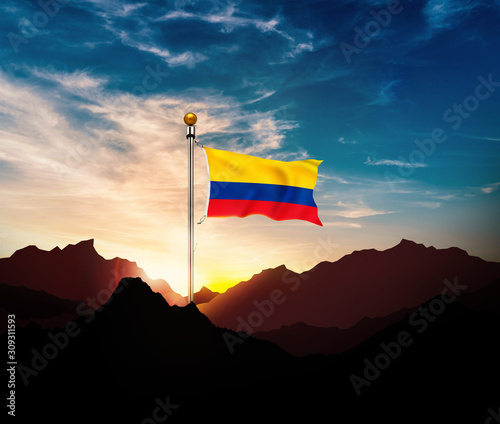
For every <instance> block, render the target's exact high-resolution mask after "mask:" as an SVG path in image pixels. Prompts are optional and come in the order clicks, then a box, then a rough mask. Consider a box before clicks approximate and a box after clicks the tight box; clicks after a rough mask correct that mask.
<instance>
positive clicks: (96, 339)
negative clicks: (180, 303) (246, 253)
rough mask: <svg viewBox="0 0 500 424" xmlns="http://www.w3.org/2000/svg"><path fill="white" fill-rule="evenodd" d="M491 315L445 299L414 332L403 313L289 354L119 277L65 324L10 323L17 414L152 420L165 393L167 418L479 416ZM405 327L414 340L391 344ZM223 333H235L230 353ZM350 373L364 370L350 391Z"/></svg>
mask: <svg viewBox="0 0 500 424" xmlns="http://www.w3.org/2000/svg"><path fill="white" fill-rule="evenodd" d="M435 299H439V297H437V298H435ZM433 301H434V299H432V300H430V301H429V302H428V303H427V304H425V305H422V306H423V307H425V308H430V305H431V303H432V302H433ZM499 325H500V319H499V315H497V314H493V313H490V312H473V311H471V310H470V309H468V308H465V307H464V306H462V305H460V304H459V303H458V302H453V303H452V304H448V305H447V306H446V308H445V310H444V311H443V312H442V314H441V315H440V316H439V317H438V318H437V319H436V320H435V321H433V322H429V325H428V327H426V329H425V330H423V331H421V332H420V331H419V328H420V327H416V326H412V324H411V322H410V321H409V318H408V316H405V317H404V318H403V319H401V320H399V321H398V322H396V323H394V324H391V325H389V326H388V327H387V328H386V329H385V330H383V331H382V332H380V333H378V334H376V335H373V336H372V337H370V338H369V339H368V340H366V341H365V342H363V343H361V344H359V345H358V346H356V347H355V348H353V349H350V350H349V351H347V352H344V353H342V354H339V355H335V356H321V355H311V356H308V357H307V358H302V359H298V358H294V357H292V356H291V355H288V354H286V353H285V352H283V350H281V349H279V348H277V347H276V346H274V345H273V344H271V343H269V342H265V341H259V340H256V339H254V338H252V337H244V335H243V334H237V333H235V332H232V331H230V330H226V329H223V328H218V327H216V326H214V325H213V324H212V323H211V322H210V321H209V320H208V319H207V317H205V316H204V315H203V314H201V313H200V312H199V310H198V309H197V307H196V306H195V305H194V304H191V305H189V306H187V307H177V306H169V305H168V303H167V302H166V301H165V300H164V299H163V298H162V296H160V295H159V294H157V293H154V292H153V291H152V290H151V289H150V288H149V287H148V286H147V285H146V284H145V283H143V282H142V281H140V280H138V279H123V280H122V281H121V283H120V284H119V286H118V287H117V289H116V291H115V292H114V294H113V296H112V297H111V298H110V299H109V300H108V302H107V303H106V304H105V305H103V306H102V308H100V309H98V310H97V311H96V312H95V313H94V315H93V316H91V317H83V316H82V317H80V318H78V319H77V320H75V321H74V322H73V324H72V325H71V326H67V327H66V330H63V329H54V330H52V331H50V332H49V331H43V330H41V329H40V328H38V327H36V326H34V325H32V326H28V327H26V328H25V329H19V330H18V347H17V350H18V352H19V354H18V355H19V358H18V362H19V366H18V374H19V376H18V383H19V386H18V391H17V396H18V399H19V400H20V401H19V408H18V414H19V416H18V419H19V420H20V421H21V422H39V421H43V420H45V419H48V418H49V417H50V421H51V422H52V423H65V424H66V423H67V422H93V423H107V422H120V423H122V424H128V423H138V422H139V423H141V422H156V420H155V419H154V415H153V413H154V411H155V410H156V408H157V407H158V405H163V408H164V409H163V410H162V411H168V412H166V413H165V414H167V413H168V414H169V415H168V420H169V422H193V421H194V420H202V419H203V420H208V419H216V418H217V420H218V422H235V421H237V422H238V421H242V420H246V419H249V420H257V419H260V420H261V421H262V420H264V421H274V420H281V421H283V420H285V421H289V420H290V421H293V422H297V421H302V420H303V421H307V422H310V421H311V420H313V421H315V420H321V419H323V420H324V419H327V420H330V421H333V422H341V423H344V422H345V423H347V422H374V421H381V422H386V423H390V422H398V423H400V422H401V420H402V418H401V417H408V416H410V417H411V418H405V421H409V422H413V421H416V422H429V423H434V422H435V423H437V422H442V421H443V420H445V421H447V422H482V421H484V419H486V414H487V409H488V407H491V405H496V404H495V403H494V402H496V401H497V400H498V398H499V397H498V395H499V394H500V391H499V389H498V387H495V386H494V387H491V385H488V384H487V382H488V381H490V380H491V381H497V380H498V378H500V367H499V365H498V361H497V359H498V357H499V355H500V350H499V349H500V346H498V344H497V343H496V340H495V337H494V335H495V334H497V332H498V328H499ZM68 329H71V331H70V330H68ZM403 332H406V333H408V337H406V338H405V340H406V341H408V340H409V339H411V340H412V341H411V343H406V345H405V346H400V347H399V348H398V347H396V345H395V344H394V343H395V342H396V341H397V340H401V334H403ZM64 333H65V334H66V336H67V337H66V338H65V337H64V335H63V334H64ZM69 333H71V335H68V334H69ZM227 335H231V337H239V338H240V339H242V340H243V342H242V343H239V344H238V345H237V346H236V347H235V349H234V352H233V353H231V351H230V350H229V349H228V345H227ZM225 337H226V338H225ZM55 340H57V342H56V341H55ZM382 344H385V345H387V346H391V347H390V349H392V350H391V352H392V353H391V355H393V357H392V356H391V357H390V358H389V356H388V354H386V353H384V352H386V350H384V349H385V348H383V347H381V346H382ZM49 345H53V346H54V347H53V348H51V349H49V348H48V347H47V346H49ZM56 345H57V348H56ZM54 350H55V351H56V353H54ZM381 354H385V355H386V357H387V358H386V359H384V361H382V360H381V359H380V358H382V357H381V356H380V355H381ZM47 357H50V358H48V359H47ZM44 358H45V359H44ZM44 361H45V364H44ZM367 364H371V365H367ZM373 364H379V365H380V368H377V366H376V365H373ZM21 366H24V367H27V368H33V369H34V368H35V367H36V375H31V374H26V373H27V370H26V368H24V369H21V368H20V367H21ZM367 367H371V368H369V371H366V369H367ZM374 367H375V368H374ZM366 373H368V374H366ZM354 375H355V376H358V377H359V378H361V379H364V380H365V382H364V383H363V384H361V383H358V386H357V389H359V390H358V392H359V393H357V392H356V387H355V385H354V384H353V381H357V380H356V379H355V378H354V377H353V376H354ZM23 379H27V380H28V385H27V386H24V384H23V382H22V381H23ZM353 379H354V380H353ZM462 399H465V400H466V401H458V402H457V400H462ZM492 402H493V403H492ZM165 414H162V415H161V417H163V415H165ZM408 414H410V415H408ZM165 416H166V415H165Z"/></svg>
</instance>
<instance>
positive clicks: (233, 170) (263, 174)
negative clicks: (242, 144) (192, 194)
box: [205, 147, 323, 189]
mask: <svg viewBox="0 0 500 424" xmlns="http://www.w3.org/2000/svg"><path fill="white" fill-rule="evenodd" d="M205 152H206V154H207V159H208V163H209V173H210V181H221V182H231V183H257V184H279V185H286V186H292V187H302V188H309V189H314V186H315V185H316V179H317V176H318V166H319V165H320V163H321V162H323V161H321V160H315V159H307V160H300V161H293V162H283V161H280V160H272V159H261V158H258V157H255V156H250V155H244V154H242V153H233V152H226V151H224V150H217V149H212V148H209V147H205Z"/></svg>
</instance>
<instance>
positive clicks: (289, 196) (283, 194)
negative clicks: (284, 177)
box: [210, 181, 317, 207]
mask: <svg viewBox="0 0 500 424" xmlns="http://www.w3.org/2000/svg"><path fill="white" fill-rule="evenodd" d="M210 199H231V200H262V201H268V202H281V203H294V204H297V205H304V206H313V207H317V206H316V203H315V202H314V199H313V190H311V189H309V188H302V187H292V186H285V185H277V184H256V183H230V182H226V181H211V182H210Z"/></svg>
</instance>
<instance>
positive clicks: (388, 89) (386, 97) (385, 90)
mask: <svg viewBox="0 0 500 424" xmlns="http://www.w3.org/2000/svg"><path fill="white" fill-rule="evenodd" d="M399 82H400V81H398V80H394V81H390V82H388V83H386V84H384V85H383V86H382V87H381V88H380V90H379V91H378V93H377V96H376V98H375V99H373V100H372V101H371V102H370V103H369V104H370V105H379V106H385V105H388V104H389V103H392V102H393V101H394V98H395V93H394V87H395V86H396V85H398V84H399Z"/></svg>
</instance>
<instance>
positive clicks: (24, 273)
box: [0, 239, 186, 308]
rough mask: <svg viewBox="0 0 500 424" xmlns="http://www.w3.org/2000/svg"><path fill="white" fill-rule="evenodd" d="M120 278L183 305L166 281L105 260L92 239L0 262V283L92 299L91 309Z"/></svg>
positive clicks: (30, 250) (22, 252) (20, 253)
mask: <svg viewBox="0 0 500 424" xmlns="http://www.w3.org/2000/svg"><path fill="white" fill-rule="evenodd" d="M123 277H139V278H141V279H142V280H144V281H146V282H147V283H149V284H151V285H152V286H153V287H155V289H156V290H158V291H159V292H161V294H162V295H163V296H164V297H165V299H166V300H167V301H168V302H169V303H170V304H172V305H174V304H176V305H185V304H186V302H185V301H184V299H183V298H182V296H181V295H179V294H177V293H175V292H174V291H173V290H172V288H171V287H170V286H169V285H168V283H167V282H166V281H165V280H161V279H159V280H151V279H150V278H149V277H148V276H147V275H146V273H145V272H144V270H143V269H142V268H139V267H138V266H137V264H136V263H135V262H130V261H128V260H126V259H121V258H118V257H117V258H114V259H109V260H108V259H104V258H103V257H102V256H101V255H99V254H98V253H97V252H96V250H95V248H94V240H92V239H91V240H86V241H82V242H80V243H77V244H75V245H72V244H70V245H68V246H66V247H65V248H64V249H60V248H59V247H55V248H54V249H52V250H51V251H46V250H41V249H39V248H37V247H36V246H28V247H25V248H24V249H20V250H18V251H16V252H15V253H14V254H13V255H12V256H11V257H10V258H2V259H0V283H3V284H9V285H13V286H25V287H27V288H30V289H33V290H44V291H45V292H47V293H49V294H52V295H54V296H57V297H59V298H61V299H70V300H78V299H81V300H84V301H87V299H88V298H91V299H93V302H92V301H89V302H87V303H88V304H89V305H91V306H92V305H93V304H94V305H95V306H93V307H94V308H95V307H97V306H99V305H101V304H103V303H104V302H106V300H107V299H108V298H109V296H111V294H112V293H113V291H114V289H115V288H116V286H117V285H118V283H119V281H120V280H121V279H122V278H123Z"/></svg>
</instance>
